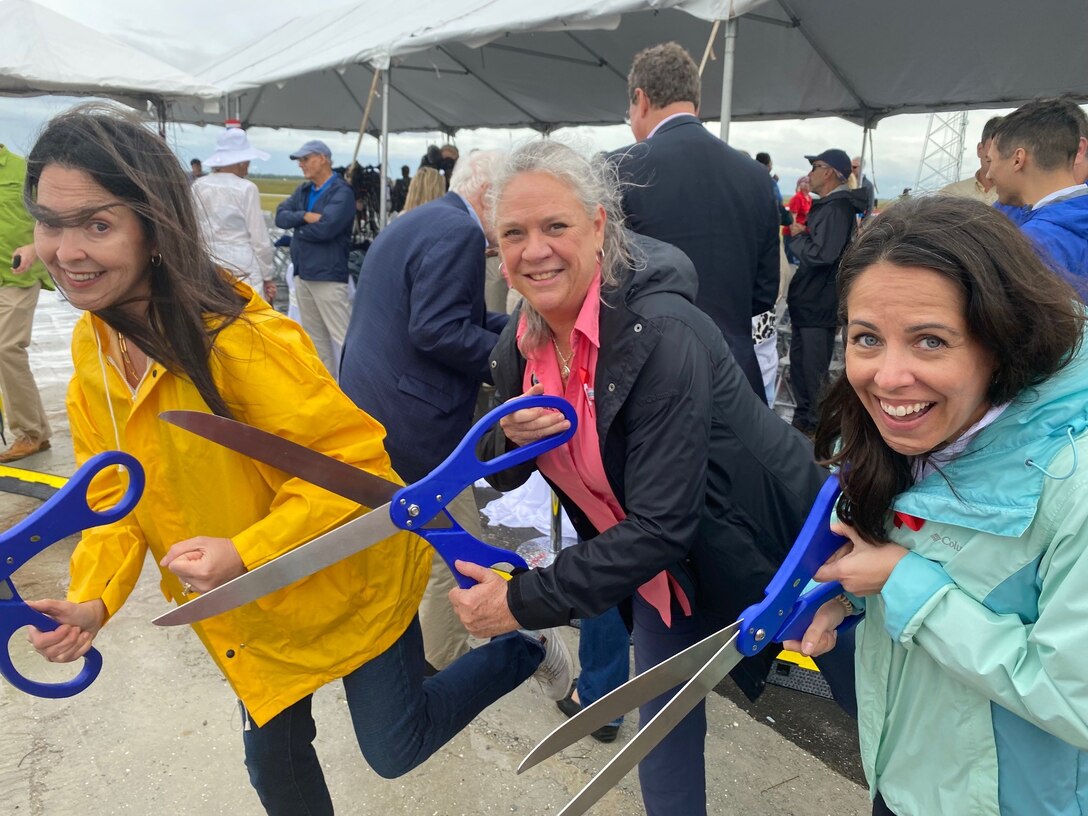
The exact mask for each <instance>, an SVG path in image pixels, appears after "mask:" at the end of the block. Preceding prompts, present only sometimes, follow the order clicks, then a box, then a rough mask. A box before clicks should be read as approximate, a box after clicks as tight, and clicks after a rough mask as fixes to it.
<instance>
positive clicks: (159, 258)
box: [150, 252, 162, 268]
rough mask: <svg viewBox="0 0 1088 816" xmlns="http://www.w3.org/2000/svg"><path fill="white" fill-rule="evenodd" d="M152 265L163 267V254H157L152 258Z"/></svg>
mask: <svg viewBox="0 0 1088 816" xmlns="http://www.w3.org/2000/svg"><path fill="white" fill-rule="evenodd" d="M150 262H151V265H152V266H154V267H156V268H158V267H160V266H162V253H161V252H156V253H154V254H153V255H152V256H151V258H150Z"/></svg>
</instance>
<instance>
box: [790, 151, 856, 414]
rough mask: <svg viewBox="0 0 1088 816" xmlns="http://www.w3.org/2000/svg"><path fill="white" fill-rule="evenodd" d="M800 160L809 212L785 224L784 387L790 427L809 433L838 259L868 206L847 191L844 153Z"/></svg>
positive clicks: (831, 342) (832, 319)
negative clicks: (789, 271)
mask: <svg viewBox="0 0 1088 816" xmlns="http://www.w3.org/2000/svg"><path fill="white" fill-rule="evenodd" d="M805 158H806V159H808V161H809V163H810V164H811V165H812V171H811V172H810V173H809V175H808V179H809V188H810V190H811V191H812V194H813V201H812V209H811V210H810V211H809V214H808V219H807V220H806V221H805V223H804V224H796V223H795V224H791V225H790V234H791V236H792V237H791V239H790V248H791V249H792V250H793V252H794V254H795V255H796V256H797V259H798V261H799V262H800V263H799V264H798V267H797V273H796V274H795V275H794V276H793V280H791V281H790V288H789V291H788V292H787V294H786V305H787V306H788V307H789V311H790V324H791V332H790V385H791V386H792V388H793V397H794V403H795V404H796V407H795V408H794V411H793V427H795V428H797V429H798V430H800V431H802V432H803V433H806V434H809V435H811V434H812V433H813V432H814V431H815V430H816V415H817V410H816V408H817V405H816V398H817V396H818V395H819V393H820V388H821V387H822V386H823V384H824V380H825V379H826V378H827V370H828V368H829V367H830V365H831V355H832V353H833V352H834V349H835V325H836V322H837V319H836V318H837V310H838V295H837V292H836V290H835V277H836V274H837V273H838V271H839V259H840V258H842V254H843V252H844V251H845V250H846V245H847V244H849V243H850V239H851V237H853V235H854V229H855V227H856V226H857V222H858V217H859V216H861V215H864V214H865V210H866V207H867V206H868V203H869V202H868V194H867V193H866V191H865V190H864V189H862V188H859V189H856V190H851V189H849V187H847V184H846V180H847V179H848V178H849V177H850V173H851V170H852V167H851V163H850V157H849V156H848V155H847V154H846V152H845V151H843V150H838V149H835V148H832V149H831V150H825V151H824V152H823V153H821V154H820V155H818V156H805ZM816 196H819V198H816Z"/></svg>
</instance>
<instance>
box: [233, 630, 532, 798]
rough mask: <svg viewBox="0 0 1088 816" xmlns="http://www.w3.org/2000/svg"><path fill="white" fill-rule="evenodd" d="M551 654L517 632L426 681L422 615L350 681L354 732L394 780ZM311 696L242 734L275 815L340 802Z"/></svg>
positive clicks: (261, 792) (372, 761)
mask: <svg viewBox="0 0 1088 816" xmlns="http://www.w3.org/2000/svg"><path fill="white" fill-rule="evenodd" d="M543 658H544V649H543V648H542V647H541V646H540V644H538V643H537V642H535V641H533V640H530V639H529V638H527V637H525V636H524V635H521V634H519V633H517V632H511V633H510V634H506V635H502V636H501V637H497V638H495V639H494V640H492V641H491V642H489V643H487V644H485V645H483V646H480V647H478V648H476V649H473V650H471V651H470V652H469V653H468V654H466V655H464V656H463V657H461V658H459V659H457V660H456V661H454V662H453V663H452V664H450V665H449V666H448V667H446V668H445V669H443V670H442V671H440V672H439V673H438V674H436V675H434V676H432V677H427V678H424V676H423V668H424V658H423V636H422V635H421V633H420V628H419V620H418V619H414V620H413V621H412V623H411V624H410V625H409V626H408V629H407V630H406V631H405V632H404V634H403V635H401V637H400V638H399V639H398V640H397V641H396V642H395V643H394V644H393V645H392V646H390V647H389V648H388V649H387V650H386V651H385V652H383V653H382V654H380V655H378V656H377V657H375V658H374V659H373V660H370V661H368V662H367V663H364V664H363V665H362V666H360V667H359V668H358V669H356V670H355V671H353V672H352V673H351V674H349V675H347V676H345V677H344V678H343V681H344V692H345V695H346V697H347V702H348V711H349V712H351V719H352V723H353V724H354V726H355V738H356V739H357V740H358V742H359V749H360V750H361V751H362V752H363V757H364V758H365V759H366V761H367V764H369V765H370V767H371V768H373V769H374V771H375V772H376V773H377V774H378V775H379V776H382V777H385V778H386V779H392V778H394V777H397V776H401V775H402V774H406V773H408V771H410V770H412V769H413V768H415V767H417V766H419V765H420V764H422V763H423V762H424V761H426V760H427V759H428V758H429V757H430V756H431V755H432V754H433V753H435V751H437V750H438V749H439V748H441V747H442V746H443V745H445V744H446V743H447V742H448V741H449V740H450V739H451V738H452V737H453V736H454V735H455V734H457V733H458V732H459V731H461V729H463V728H464V727H465V726H466V725H468V724H469V722H471V721H472V720H473V718H475V717H476V715H477V714H479V713H480V712H481V711H483V709H485V708H487V707H488V706H489V705H491V704H492V703H493V702H495V701H496V700H498V699H499V698H500V697H502V696H503V695H505V694H507V693H508V692H510V691H512V690H513V689H515V688H516V687H517V686H519V685H520V684H521V683H522V682H523V681H524V680H526V679H527V678H528V677H530V676H531V675H532V673H533V672H534V671H536V668H537V666H539V665H540V661H541V660H542V659H543ZM310 701H311V698H310V697H309V696H307V697H304V698H303V699H301V700H299V701H298V702H297V703H295V704H294V705H292V706H290V707H288V708H286V709H284V710H283V711H281V712H280V713H279V714H277V715H276V716H275V717H273V718H272V719H271V720H269V721H268V722H267V723H265V724H264V725H263V726H261V727H260V728H258V727H257V726H255V725H253V723H252V722H251V721H250V720H249V716H248V714H247V715H246V716H245V720H246V723H247V725H246V729H245V730H244V731H243V732H242V740H243V742H244V744H245V751H246V767H247V768H248V769H249V779H250V782H251V783H252V785H253V787H254V788H255V789H256V790H257V794H258V796H260V798H261V804H262V805H264V808H265V810H266V811H267V812H268V814H269V816H331V814H332V812H333V809H332V800H331V799H330V797H329V791H328V788H327V787H326V786H325V777H324V775H323V774H322V772H321V764H320V762H319V761H318V758H317V752H316V751H315V750H314V746H313V740H314V737H315V736H316V734H317V728H316V726H315V725H314V720H313V716H312V715H311V711H310Z"/></svg>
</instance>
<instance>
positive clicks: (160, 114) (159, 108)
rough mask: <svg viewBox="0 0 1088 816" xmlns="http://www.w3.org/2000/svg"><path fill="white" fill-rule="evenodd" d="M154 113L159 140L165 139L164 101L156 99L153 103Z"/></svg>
mask: <svg viewBox="0 0 1088 816" xmlns="http://www.w3.org/2000/svg"><path fill="white" fill-rule="evenodd" d="M155 113H156V114H157V118H158V120H159V138H160V139H165V138H166V100H165V99H157V100H156V101H155Z"/></svg>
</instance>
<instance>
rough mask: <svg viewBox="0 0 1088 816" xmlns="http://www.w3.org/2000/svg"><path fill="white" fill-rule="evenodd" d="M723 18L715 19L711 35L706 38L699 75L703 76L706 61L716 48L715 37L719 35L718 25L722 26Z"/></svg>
mask: <svg viewBox="0 0 1088 816" xmlns="http://www.w3.org/2000/svg"><path fill="white" fill-rule="evenodd" d="M721 24H722V21H721V20H715V21H714V25H713V26H711V28H710V36H709V37H707V38H706V48H705V49H704V50H703V59H702V61H701V62H700V63H699V76H700V77H702V75H703V69H704V68H706V61H707V60H708V59H710V52H711V51H712V50H713V48H714V38H715V37H717V36H718V27H719V26H721Z"/></svg>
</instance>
